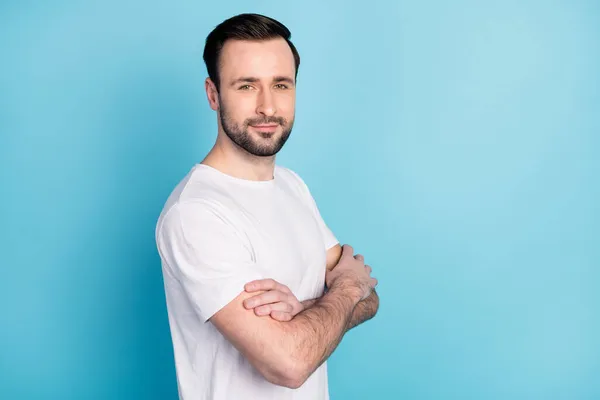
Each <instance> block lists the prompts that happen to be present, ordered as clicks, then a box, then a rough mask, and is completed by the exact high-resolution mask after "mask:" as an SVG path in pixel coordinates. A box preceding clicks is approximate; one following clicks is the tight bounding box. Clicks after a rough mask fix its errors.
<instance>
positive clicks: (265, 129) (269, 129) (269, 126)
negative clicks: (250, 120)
mask: <svg viewBox="0 0 600 400" xmlns="http://www.w3.org/2000/svg"><path fill="white" fill-rule="evenodd" d="M250 126H251V127H253V128H254V129H256V130H258V131H260V132H272V131H274V130H275V129H276V128H277V124H267V125H250Z"/></svg>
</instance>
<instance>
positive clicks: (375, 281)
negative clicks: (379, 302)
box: [371, 278, 379, 287]
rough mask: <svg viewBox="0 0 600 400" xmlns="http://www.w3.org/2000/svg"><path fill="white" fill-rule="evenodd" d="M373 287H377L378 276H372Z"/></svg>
mask: <svg viewBox="0 0 600 400" xmlns="http://www.w3.org/2000/svg"><path fill="white" fill-rule="evenodd" d="M371 279H372V280H371V287H375V286H377V284H378V283H379V281H378V280H377V279H376V278H371Z"/></svg>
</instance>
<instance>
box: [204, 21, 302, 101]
mask: <svg viewBox="0 0 600 400" xmlns="http://www.w3.org/2000/svg"><path fill="white" fill-rule="evenodd" d="M278 37H282V38H283V39H285V41H286V42H287V44H288V45H289V46H290V48H291V49H292V54H293V55H294V61H295V64H296V73H295V78H297V77H298V67H300V55H299V54H298V50H296V47H295V46H294V44H293V43H292V42H291V41H290V39H291V37H292V34H291V32H290V30H289V29H288V28H286V26H285V25H283V24H282V23H281V22H279V21H276V20H274V19H273V18H270V17H266V16H264V15H260V14H239V15H236V16H234V17H231V18H229V19H227V20H225V21H223V22H221V23H220V24H219V25H217V26H216V27H215V29H213V30H212V32H210V33H209V34H208V36H207V37H206V44H205V45H204V55H203V58H204V63H205V64H206V70H207V71H208V76H209V77H210V79H211V80H212V81H213V82H214V84H215V86H216V87H217V91H219V56H220V54H221V50H222V49H223V45H224V44H225V42H226V41H227V40H229V39H237V40H256V41H261V40H269V39H275V38H278Z"/></svg>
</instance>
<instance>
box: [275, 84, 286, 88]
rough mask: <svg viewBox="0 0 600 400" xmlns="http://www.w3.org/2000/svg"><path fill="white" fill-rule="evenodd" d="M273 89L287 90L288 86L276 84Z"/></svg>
mask: <svg viewBox="0 0 600 400" xmlns="http://www.w3.org/2000/svg"><path fill="white" fill-rule="evenodd" d="M275 88H277V89H287V88H288V86H287V85H285V84H283V83H278V84H277V85H275Z"/></svg>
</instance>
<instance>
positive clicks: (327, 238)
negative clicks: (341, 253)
mask: <svg viewBox="0 0 600 400" xmlns="http://www.w3.org/2000/svg"><path fill="white" fill-rule="evenodd" d="M307 189H308V188H307ZM308 197H309V199H308V201H309V203H310V207H311V209H312V211H313V213H314V215H315V218H316V220H317V223H318V224H319V228H320V229H321V234H322V235H323V240H324V245H325V250H329V249H330V248H332V247H333V246H335V245H336V244H338V243H339V241H338V240H337V238H336V237H335V235H334V234H333V232H331V229H329V226H327V224H326V223H325V221H324V220H323V217H321V213H320V212H319V207H317V203H316V202H315V199H314V198H313V197H312V195H311V194H310V191H309V192H308Z"/></svg>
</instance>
